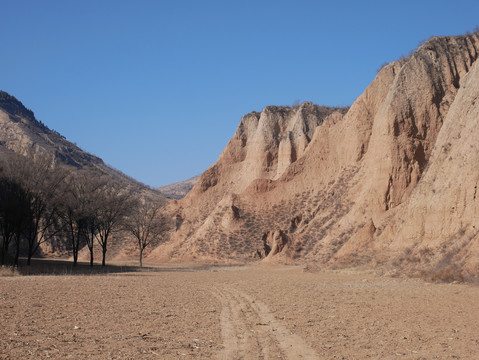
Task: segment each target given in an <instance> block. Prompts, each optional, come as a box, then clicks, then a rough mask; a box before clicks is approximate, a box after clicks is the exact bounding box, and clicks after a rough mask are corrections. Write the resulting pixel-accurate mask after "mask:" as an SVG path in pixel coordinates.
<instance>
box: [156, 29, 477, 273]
mask: <svg viewBox="0 0 479 360" xmlns="http://www.w3.org/2000/svg"><path fill="white" fill-rule="evenodd" d="M478 48H479V34H478V33H475V34H470V35H464V36H457V37H437V38H433V39H431V40H429V41H427V42H426V43H425V44H424V45H422V46H420V47H419V48H418V49H417V51H416V52H415V53H413V54H412V55H411V56H409V57H407V58H404V59H400V60H398V61H395V62H392V63H390V64H388V65H386V66H384V67H383V68H382V69H381V70H380V71H379V73H378V75H377V76H376V79H375V80H374V81H373V82H372V83H371V84H370V85H369V86H368V88H367V89H366V90H365V91H364V93H363V94H362V95H361V96H360V97H359V98H358V99H357V100H356V101H355V102H354V104H353V105H352V106H351V107H350V108H349V109H341V108H327V107H321V106H317V105H314V104H312V103H303V104H301V105H300V106H297V107H277V106H269V107H266V108H265V109H263V111H262V112H252V113H250V114H247V115H245V116H244V117H243V118H242V119H241V122H240V124H239V126H238V128H237V130H236V133H235V135H234V136H233V138H232V139H231V140H230V141H229V143H228V145H227V146H226V148H225V149H224V151H223V152H222V154H221V155H220V157H219V159H218V161H217V162H216V163H215V164H214V165H212V166H211V167H210V168H209V169H208V170H207V171H205V172H204V173H203V174H202V175H201V176H200V178H199V179H198V181H197V182H196V184H195V185H194V187H193V189H192V190H191V191H190V192H189V193H188V194H187V195H186V197H184V198H183V199H180V200H174V201H170V202H169V203H168V211H169V213H170V215H171V216H172V217H174V218H175V219H176V228H175V230H174V231H172V232H171V233H170V234H169V237H168V239H167V241H165V243H164V244H162V245H161V246H159V247H157V248H156V249H154V250H153V251H152V252H151V254H150V255H149V260H151V261H154V260H170V259H173V260H178V261H181V260H192V259H193V260H203V261H205V260H210V261H226V262H227V261H249V260H262V261H267V262H277V261H280V262H292V261H306V262H315V263H318V264H322V265H324V266H328V267H343V266H356V265H367V266H371V267H378V266H379V267H384V268H390V269H396V270H400V271H403V272H407V273H409V274H419V275H422V276H424V275H426V276H429V275H430V276H432V277H439V278H441V277H451V278H464V277H467V276H477V275H479V238H478V230H479V218H478V210H479V194H477V187H478V182H479V166H478V164H479V145H478V144H479V143H478V142H477V138H478V137H479V121H478V120H479V62H478V61H476V60H477V57H478Z"/></svg>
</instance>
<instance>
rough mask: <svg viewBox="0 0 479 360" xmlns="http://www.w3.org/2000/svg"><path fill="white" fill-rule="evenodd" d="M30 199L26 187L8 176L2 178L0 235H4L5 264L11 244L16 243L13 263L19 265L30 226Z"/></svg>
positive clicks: (2, 258)
mask: <svg viewBox="0 0 479 360" xmlns="http://www.w3.org/2000/svg"><path fill="white" fill-rule="evenodd" d="M29 205H30V203H29V199H28V196H27V193H26V192H25V191H24V189H23V188H22V187H21V186H20V185H19V184H18V183H16V182H14V181H12V180H11V179H8V178H5V177H3V178H1V179H0V236H1V237H2V246H1V249H0V251H1V259H0V263H1V264H2V265H4V264H5V259H6V257H7V256H8V251H9V245H10V243H11V242H12V241H14V243H15V245H16V246H15V257H14V263H13V265H14V266H15V265H18V258H19V256H20V243H21V240H22V233H23V229H24V227H25V226H28V220H29V219H30V216H29V210H30V209H29Z"/></svg>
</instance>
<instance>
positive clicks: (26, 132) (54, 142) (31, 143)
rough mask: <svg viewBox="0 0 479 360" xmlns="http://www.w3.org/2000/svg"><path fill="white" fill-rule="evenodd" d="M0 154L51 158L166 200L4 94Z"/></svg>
mask: <svg viewBox="0 0 479 360" xmlns="http://www.w3.org/2000/svg"><path fill="white" fill-rule="evenodd" d="M0 152H1V153H2V154H4V155H3V156H8V154H10V153H16V154H21V155H24V156H35V155H36V154H40V155H44V156H47V157H51V158H52V161H53V163H59V164H63V165H66V166H68V167H70V168H72V169H86V170H89V171H91V172H92V175H106V176H108V177H109V178H111V181H115V182H119V183H124V184H128V185H131V186H134V187H135V188H137V189H138V191H143V192H146V193H148V194H149V195H150V196H152V197H153V198H154V199H157V200H160V201H165V200H166V198H165V197H164V196H163V195H162V194H161V193H159V192H158V191H155V190H152V189H150V188H148V187H147V186H145V185H143V184H141V183H140V182H138V181H136V180H135V179H133V178H131V177H129V176H127V175H125V174H123V173H122V172H121V171H119V170H116V169H114V168H112V167H110V166H108V165H106V164H105V163H104V162H103V160H102V159H100V158H99V157H97V156H94V155H92V154H90V153H88V152H86V151H84V150H82V149H80V148H79V147H78V146H77V145H75V144H73V143H72V142H70V141H68V140H66V139H65V137H64V136H62V135H61V134H59V133H58V132H56V131H53V130H51V129H49V128H48V127H47V126H46V125H45V124H43V123H42V122H40V121H38V120H37V119H35V115H34V113H33V112H32V111H31V110H29V109H27V108H26V107H25V106H24V105H23V104H22V103H21V102H20V101H19V100H17V99H16V98H15V97H14V96H11V95H9V94H8V93H6V92H4V91H0Z"/></svg>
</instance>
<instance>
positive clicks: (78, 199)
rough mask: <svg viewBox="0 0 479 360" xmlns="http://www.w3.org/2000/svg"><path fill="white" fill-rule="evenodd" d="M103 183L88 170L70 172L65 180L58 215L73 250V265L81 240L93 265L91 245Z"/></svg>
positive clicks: (102, 180) (95, 231) (92, 243)
mask: <svg viewBox="0 0 479 360" xmlns="http://www.w3.org/2000/svg"><path fill="white" fill-rule="evenodd" d="M105 186H106V180H104V179H102V178H92V177H91V176H90V175H89V174H88V173H87V172H82V173H76V174H71V176H70V177H69V178H68V179H67V181H66V188H67V189H66V191H65V192H64V196H63V197H62V199H61V212H60V213H61V218H62V220H63V223H64V225H65V230H66V234H67V237H68V238H69V240H70V244H71V247H72V253H73V265H74V266H75V265H76V264H77V262H78V252H79V251H80V249H81V246H82V244H83V243H86V245H87V247H88V250H89V251H90V266H93V245H94V239H95V236H94V235H95V234H96V233H97V228H96V225H97V223H98V213H99V206H100V203H101V202H99V201H98V196H99V195H100V194H101V193H102V189H103V188H104V187H105Z"/></svg>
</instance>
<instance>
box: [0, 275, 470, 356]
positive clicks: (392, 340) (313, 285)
mask: <svg viewBox="0 0 479 360" xmlns="http://www.w3.org/2000/svg"><path fill="white" fill-rule="evenodd" d="M478 334H479V287H476V286H472V285H459V284H428V283H424V282H422V281H415V280H399V279H392V278H387V277H377V276H375V275H373V274H367V273H345V272H340V273H333V272H320V273H305V272H303V270H302V269H301V268H300V267H231V268H226V267H224V268H205V269H184V268H183V269H182V268H178V269H175V268H159V269H156V270H155V271H150V272H139V273H110V274H99V275H62V276H45V275H42V276H13V277H10V276H4V277H0V358H1V359H38V358H45V359H46V358H56V359H64V358H71V359H89V358H90V359H476V358H477V354H478V353H479V335H478Z"/></svg>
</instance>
